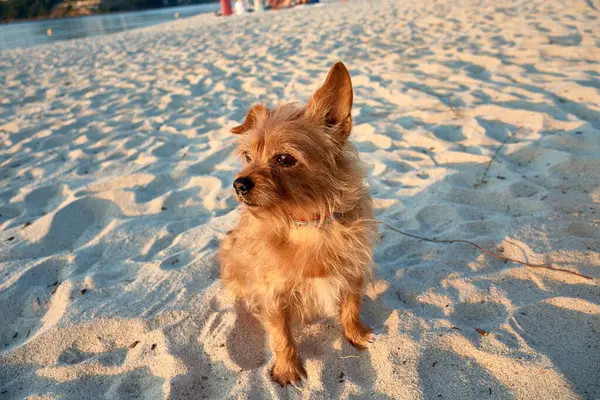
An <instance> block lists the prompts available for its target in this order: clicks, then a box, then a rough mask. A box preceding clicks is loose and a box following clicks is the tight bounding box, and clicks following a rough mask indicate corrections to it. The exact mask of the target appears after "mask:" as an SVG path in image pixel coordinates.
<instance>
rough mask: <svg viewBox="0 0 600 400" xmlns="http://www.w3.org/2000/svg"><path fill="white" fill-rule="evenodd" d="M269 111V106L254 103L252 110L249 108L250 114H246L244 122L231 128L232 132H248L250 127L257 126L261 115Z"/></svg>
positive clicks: (239, 133)
mask: <svg viewBox="0 0 600 400" xmlns="http://www.w3.org/2000/svg"><path fill="white" fill-rule="evenodd" d="M268 112H269V110H268V109H267V107H265V106H264V105H262V104H255V105H253V106H252V107H250V110H248V114H247V115H246V119H245V120H244V122H243V123H242V124H241V125H239V126H236V127H235V128H231V133H235V134H236V135H241V134H244V133H246V132H248V131H249V130H250V129H252V128H254V127H255V126H256V120H257V119H258V118H260V117H261V116H264V115H267V113H268Z"/></svg>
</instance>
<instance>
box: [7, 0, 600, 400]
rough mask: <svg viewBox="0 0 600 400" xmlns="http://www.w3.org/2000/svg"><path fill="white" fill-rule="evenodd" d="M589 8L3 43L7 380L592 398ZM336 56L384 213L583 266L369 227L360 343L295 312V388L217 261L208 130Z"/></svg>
mask: <svg viewBox="0 0 600 400" xmlns="http://www.w3.org/2000/svg"><path fill="white" fill-rule="evenodd" d="M455 3H459V4H460V5H455ZM599 9H600V4H599V3H598V2H597V1H596V2H594V0H587V1H586V0H581V1H563V0H516V1H503V0H482V1H457V2H454V1H450V0H448V1H428V0H426V1H406V2H404V1H403V2H398V3H397V4H394V5H391V4H389V3H379V2H362V3H344V4H339V5H338V4H336V5H326V6H322V7H315V8H304V9H297V10H291V11H285V12H278V13H268V14H264V15H260V16H258V15H250V16H248V17H245V18H243V19H236V18H230V19H218V18H216V17H213V16H199V17H195V18H192V19H189V20H180V21H175V22H173V23H169V24H166V25H161V26H156V27H151V28H148V29H144V30H141V31H133V32H127V33H123V34H118V35H113V36H107V37H101V38H91V39H84V40H77V41H73V42H64V43H57V44H53V45H48V46H43V47H35V48H30V49H25V50H10V51H6V52H4V53H0V86H1V87H2V92H1V97H0V276H1V283H0V321H1V323H0V398H2V399H23V398H30V399H41V398H44V399H50V398H52V399H54V398H62V399H98V398H107V399H129V398H136V397H137V398H145V399H157V398H173V399H182V398H185V399H201V398H209V399H217V398H236V397H242V398H243V397H246V398H251V399H260V398H287V397H290V398H310V399H318V398H398V399H419V398H423V399H438V398H444V399H488V398H490V399H575V398H581V399H599V398H600V344H599V343H600V341H599V337H600V336H599V335H600V286H599V279H600V253H599V240H600V230H599V228H600V226H599V225H600V211H599V205H600V188H599V183H600V64H599V60H600V48H599V46H600V29H599V27H600V12H599ZM337 60H343V61H344V62H345V63H346V64H347V66H348V67H349V69H350V71H351V74H352V76H353V79H354V85H355V107H354V119H355V122H356V125H355V129H354V134H353V135H354V136H353V137H354V140H355V141H356V142H357V145H358V147H359V149H360V151H361V156H362V157H363V159H364V160H365V161H366V162H367V163H368V164H369V165H370V173H369V178H368V182H369V185H370V190H371V193H372V194H373V196H374V198H375V199H376V200H375V201H376V206H377V214H378V217H379V218H380V219H383V220H385V221H387V222H389V223H392V224H393V225H395V226H397V227H399V228H401V229H404V230H406V231H410V232H414V233H417V234H420V235H425V236H429V237H437V238H462V239H467V240H472V241H475V242H477V243H479V244H481V245H483V246H486V247H487V248H490V249H500V248H501V249H503V251H504V254H505V255H507V256H510V257H514V258H519V259H522V260H527V261H530V262H536V263H541V262H551V263H552V264H553V265H554V266H556V267H560V268H565V269H569V270H573V271H578V272H580V273H583V274H587V275H590V276H592V277H594V280H586V279H583V278H579V277H577V276H573V275H568V274H565V273H560V272H553V271H547V270H538V269H531V268H526V267H522V266H519V265H515V264H511V263H507V264H505V263H503V262H502V261H499V260H495V259H490V258H487V257H485V256H483V255H481V254H480V253H479V252H477V251H476V250H474V249H472V248H471V247H469V246H467V245H462V244H459V245H451V246H443V245H438V244H432V243H423V242H418V241H415V240H413V239H409V238H406V237H403V236H400V235H398V234H395V233H393V232H390V231H389V230H386V229H382V233H383V238H382V241H381V244H380V246H379V247H378V248H377V249H376V253H375V254H376V261H377V264H378V272H377V276H376V279H375V281H374V282H373V283H372V285H371V286H370V287H369V289H368V297H367V298H366V304H365V310H364V317H365V319H366V320H367V321H368V322H369V323H370V324H371V325H373V326H374V327H376V328H377V329H379V330H380V331H381V332H382V335H381V337H380V338H379V340H378V341H377V342H376V343H375V344H374V345H373V346H372V347H371V348H370V350H368V351H366V352H357V351H356V350H354V349H353V348H351V347H350V346H349V345H348V344H347V343H346V342H345V341H344V340H343V339H342V336H341V334H340V332H339V329H338V328H337V327H336V326H335V325H334V324H333V323H331V322H324V323H322V324H316V325H313V326H310V327H306V328H304V329H302V332H300V333H299V334H298V338H299V341H300V347H301V353H302V355H303V357H304V359H305V363H306V367H307V370H308V380H307V381H306V383H305V387H304V389H303V391H302V392H301V391H299V390H298V389H295V388H293V387H288V388H286V389H281V388H279V387H278V386H276V385H274V384H273V383H271V382H270V380H269V377H268V371H269V368H270V365H271V362H272V358H271V353H270V352H269V351H268V349H267V348H266V346H265V344H264V342H265V334H264V332H263V331H262V330H261V328H260V325H259V324H258V323H257V322H256V321H254V320H253V319H252V318H251V317H249V316H248V315H247V313H245V312H243V309H241V308H240V307H239V306H237V305H236V303H235V300H234V299H233V298H232V297H231V295H229V294H227V293H226V292H225V291H224V290H223V288H222V287H221V285H220V283H219V279H218V265H217V264H216V261H215V251H216V248H217V246H218V242H219V240H220V238H222V237H223V234H224V232H226V231H227V230H228V229H230V228H231V227H233V226H234V225H235V221H236V218H237V216H238V211H237V210H236V203H235V201H234V199H233V198H232V195H231V191H230V184H231V181H232V177H233V175H234V173H235V171H236V170H237V169H238V168H239V163H238V161H237V160H236V158H235V156H234V155H233V153H232V152H233V149H234V141H233V138H232V137H231V135H229V134H228V132H227V131H228V128H230V127H231V126H234V124H235V123H236V122H239V121H240V120H241V119H242V118H243V116H244V114H245V111H246V109H247V107H248V106H249V105H250V104H251V103H252V102H255V101H265V102H268V103H275V102H277V101H278V100H282V99H296V98H300V99H302V100H306V99H307V98H308V96H309V95H310V94H311V93H312V91H314V90H315V89H316V87H317V85H318V84H320V83H321V81H322V80H323V79H324V76H325V74H326V72H327V70H328V68H329V67H330V65H331V64H332V63H333V62H335V61H337ZM515 131H518V132H517V133H516V134H515V137H514V138H513V139H512V140H510V141H508V143H507V144H506V145H505V146H504V147H503V148H502V150H501V151H500V152H499V154H498V156H497V158H496V160H495V161H494V163H493V164H492V165H491V168H490V170H489V172H488V174H487V183H484V184H479V183H480V180H481V178H482V175H483V173H484V171H485V169H486V167H487V165H488V162H489V160H490V159H491V157H492V156H493V155H494V153H495V151H496V149H497V148H498V147H499V146H500V145H501V143H502V142H503V141H504V140H505V139H506V138H507V137H508V135H509V134H510V133H512V132H515ZM13 237H14V239H12V240H11V239H10V238H13ZM53 284H54V285H53ZM83 289H87V290H86V291H85V292H84V293H83V294H81V293H82V292H81V291H82V290H83ZM476 328H480V329H483V330H485V331H487V332H489V334H488V335H487V336H482V335H480V334H479V333H477V331H476Z"/></svg>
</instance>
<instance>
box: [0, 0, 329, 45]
mask: <svg viewBox="0 0 600 400" xmlns="http://www.w3.org/2000/svg"><path fill="white" fill-rule="evenodd" d="M318 2H320V1H319V0H294V1H291V0H224V1H222V2H219V1H215V0H0V51H1V50H6V49H10V48H20V47H29V46H35V45H39V44H43V43H49V42H54V41H58V40H68V39H77V38H82V37H89V36H97V35H103V34H108V33H115V32H121V31H124V30H129V29H136V28H142V27H145V26H150V25H156V24H160V23H163V22H166V21H170V20H173V19H177V18H187V17H192V16H194V15H198V14H204V13H214V14H217V15H223V9H225V12H224V13H225V14H226V15H227V14H229V13H230V12H231V13H235V14H243V13H247V12H255V11H263V10H269V9H279V8H289V7H294V6H300V5H304V4H310V3H318Z"/></svg>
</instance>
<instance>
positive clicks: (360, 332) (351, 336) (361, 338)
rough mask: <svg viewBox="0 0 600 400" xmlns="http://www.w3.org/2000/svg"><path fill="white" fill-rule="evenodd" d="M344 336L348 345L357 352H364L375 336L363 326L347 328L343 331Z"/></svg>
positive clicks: (369, 329)
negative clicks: (357, 350) (348, 342)
mask: <svg viewBox="0 0 600 400" xmlns="http://www.w3.org/2000/svg"><path fill="white" fill-rule="evenodd" d="M344 334H345V335H346V338H347V339H348V340H349V341H350V344H351V345H352V346H354V347H356V348H357V349H359V350H365V349H366V348H367V347H368V346H369V344H370V343H373V342H374V341H375V334H374V333H373V331H372V330H371V328H369V327H368V326H366V325H363V324H358V325H356V326H352V327H347V328H346V329H345V330H344Z"/></svg>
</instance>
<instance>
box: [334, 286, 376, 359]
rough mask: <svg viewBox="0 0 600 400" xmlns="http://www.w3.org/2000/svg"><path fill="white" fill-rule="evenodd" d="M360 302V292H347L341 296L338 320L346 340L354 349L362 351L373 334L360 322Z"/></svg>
mask: <svg viewBox="0 0 600 400" xmlns="http://www.w3.org/2000/svg"><path fill="white" fill-rule="evenodd" d="M361 300H362V293H361V292H358V293H357V292H349V293H347V294H346V295H345V296H343V298H342V304H341V310H340V320H341V323H342V326H343V327H344V334H345V335H346V338H347V339H348V340H349V341H350V343H351V344H352V345H353V346H354V347H356V348H358V349H361V350H363V349H365V348H366V347H367V346H368V344H369V343H371V342H372V341H373V333H372V330H371V328H369V327H368V326H366V325H365V324H363V323H362V322H361V321H360V307H361Z"/></svg>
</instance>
